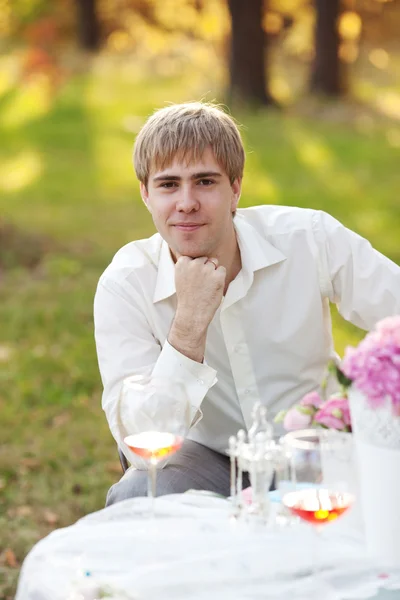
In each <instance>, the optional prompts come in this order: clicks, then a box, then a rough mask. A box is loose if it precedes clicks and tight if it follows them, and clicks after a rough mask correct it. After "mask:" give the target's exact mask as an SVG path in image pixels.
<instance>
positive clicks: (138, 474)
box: [106, 467, 147, 506]
mask: <svg viewBox="0 0 400 600" xmlns="http://www.w3.org/2000/svg"><path fill="white" fill-rule="evenodd" d="M146 495H147V471H138V470H136V469H134V468H133V467H131V468H130V469H128V471H127V472H126V473H125V474H124V476H123V477H122V478H121V479H120V480H119V481H118V482H117V483H114V485H112V486H111V487H110V489H109V490H108V494H107V500H106V506H111V504H116V503H117V502H122V500H127V499H128V498H138V497H139V496H146Z"/></svg>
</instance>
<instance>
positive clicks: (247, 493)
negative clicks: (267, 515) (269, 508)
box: [242, 486, 253, 504]
mask: <svg viewBox="0 0 400 600" xmlns="http://www.w3.org/2000/svg"><path fill="white" fill-rule="evenodd" d="M242 500H243V502H244V503H245V504H251V502H252V500H253V488H252V487H251V486H249V487H247V488H245V489H244V490H243V491H242Z"/></svg>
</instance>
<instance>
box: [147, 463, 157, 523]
mask: <svg viewBox="0 0 400 600" xmlns="http://www.w3.org/2000/svg"><path fill="white" fill-rule="evenodd" d="M156 481H157V459H156V458H151V459H150V463H149V468H148V471H147V496H148V497H149V498H150V499H151V502H150V515H151V516H152V517H154V516H155V498H156Z"/></svg>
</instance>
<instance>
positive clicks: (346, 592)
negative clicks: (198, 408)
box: [16, 493, 400, 600]
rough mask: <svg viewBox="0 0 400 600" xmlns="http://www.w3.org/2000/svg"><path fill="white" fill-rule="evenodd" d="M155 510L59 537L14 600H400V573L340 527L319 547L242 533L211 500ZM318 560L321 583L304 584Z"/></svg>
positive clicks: (273, 530) (277, 533)
mask: <svg viewBox="0 0 400 600" xmlns="http://www.w3.org/2000/svg"><path fill="white" fill-rule="evenodd" d="M156 506H157V518H156V521H151V520H149V518H148V517H147V513H148V508H149V504H148V500H147V498H136V499H132V500H126V501H125V502H121V503H119V504H116V505H114V506H111V507H109V508H107V509H104V510H101V511H99V512H97V513H93V514H91V515H88V516H87V517H84V518H83V519H81V520H80V521H78V522H77V523H75V524H74V525H72V526H70V527H67V528H64V529H59V530H57V531H54V532H52V533H51V534H50V535H49V536H47V537H46V538H45V539H43V540H41V541H40V542H39V543H38V544H36V546H35V547H34V548H33V549H32V551H31V552H30V553H29V554H28V556H27V558H26V559H25V562H24V564H23V567H22V571H21V576H20V580H19V586H18V592H17V596H16V600H67V599H70V600H72V599H74V600H89V599H90V600H92V599H93V600H94V599H95V598H99V597H100V592H99V590H100V589H105V588H107V589H108V591H109V592H110V593H111V597H113V598H114V599H115V600H116V599H117V598H118V599H122V598H129V599H130V600H225V599H229V600H253V599H254V600H256V599H261V598H262V599H263V600H286V599H290V600H311V599H315V600H317V599H318V600H344V599H346V600H351V599H355V598H359V599H365V598H379V599H381V598H382V600H386V599H387V600H396V599H397V600H399V599H400V572H391V573H389V572H388V571H387V570H386V569H385V567H384V566H382V565H376V564H373V563H372V561H371V560H370V559H369V558H368V557H367V555H366V551H365V547H364V544H363V543H362V540H360V539H356V538H353V537H350V536H344V535H343V533H341V532H340V524H339V523H338V524H329V525H327V526H326V528H325V529H324V532H323V534H322V537H321V539H319V540H318V539H317V540H316V539H315V533H314V532H313V531H312V530H311V527H310V526H308V525H307V524H299V525H294V526H291V527H289V528H283V529H282V528H280V529H278V528H277V527H276V526H270V527H267V528H261V529H257V528H256V529H254V528H252V527H249V526H247V525H245V524H243V523H236V524H235V523H234V522H232V520H230V519H229V509H230V505H229V503H228V502H227V501H226V500H223V499H219V498H215V497H210V496H206V495H200V494H195V493H193V494H191V493H188V494H180V495H174V496H164V497H162V498H158V499H157V502H156ZM313 549H314V551H313ZM313 557H314V558H316V557H317V558H316V562H315V566H316V568H317V570H318V571H319V576H318V577H317V579H315V578H310V577H307V576H302V577H299V576H298V572H299V571H305V570H307V569H308V568H309V567H310V566H311V564H312V562H313V560H314V558H313ZM326 567H329V568H326ZM296 573H297V575H296ZM380 588H382V591H380V592H379V593H378V590H379V589H380ZM78 592H79V593H78Z"/></svg>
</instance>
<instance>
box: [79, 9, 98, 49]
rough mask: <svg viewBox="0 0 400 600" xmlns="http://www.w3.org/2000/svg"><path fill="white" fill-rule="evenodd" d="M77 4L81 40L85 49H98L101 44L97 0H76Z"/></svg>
mask: <svg viewBox="0 0 400 600" xmlns="http://www.w3.org/2000/svg"><path fill="white" fill-rule="evenodd" d="M76 5H77V14H78V38H79V42H80V44H81V46H82V47H83V48H84V49H85V50H97V49H98V48H99V46H100V27H99V21H98V18H97V12H96V0H76Z"/></svg>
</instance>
